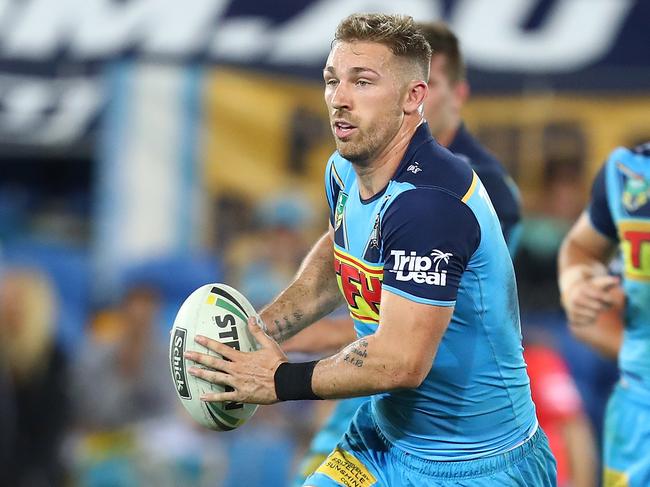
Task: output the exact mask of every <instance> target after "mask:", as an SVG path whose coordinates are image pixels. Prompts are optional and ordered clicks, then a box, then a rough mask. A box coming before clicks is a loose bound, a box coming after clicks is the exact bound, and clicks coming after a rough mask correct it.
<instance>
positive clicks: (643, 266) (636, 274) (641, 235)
mask: <svg viewBox="0 0 650 487" xmlns="http://www.w3.org/2000/svg"><path fill="white" fill-rule="evenodd" d="M619 236H620V240H621V251H622V254H623V261H624V263H625V277H626V278H628V279H632V280H635V281H650V222H648V221H638V220H627V221H620V222H619Z"/></svg>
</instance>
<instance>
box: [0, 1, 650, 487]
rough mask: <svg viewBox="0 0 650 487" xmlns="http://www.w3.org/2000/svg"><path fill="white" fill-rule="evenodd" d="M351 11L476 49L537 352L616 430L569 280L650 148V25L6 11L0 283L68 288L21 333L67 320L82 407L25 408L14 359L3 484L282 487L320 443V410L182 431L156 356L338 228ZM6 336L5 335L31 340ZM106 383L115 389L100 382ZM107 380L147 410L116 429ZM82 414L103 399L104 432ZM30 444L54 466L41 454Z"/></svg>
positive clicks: (268, 6) (266, 413)
mask: <svg viewBox="0 0 650 487" xmlns="http://www.w3.org/2000/svg"><path fill="white" fill-rule="evenodd" d="M355 11H383V12H390V13H408V14H411V15H413V16H414V17H415V18H416V19H417V20H433V19H444V20H446V21H447V22H449V24H450V25H451V27H452V28H453V29H454V30H455V31H456V32H457V34H458V35H459V37H460V40H461V42H462V46H463V50H464V52H465V56H466V60H467V63H468V67H469V73H468V76H469V81H470V84H471V86H472V97H471V99H470V102H469V103H468V105H467V106H466V109H465V110H464V119H465V122H466V123H467V125H468V126H469V127H470V129H471V130H473V131H474V132H475V133H476V134H477V135H478V137H479V138H480V139H481V140H482V141H483V142H484V143H485V144H486V145H487V146H488V147H489V148H490V149H491V150H492V151H493V152H495V153H496V154H497V155H498V156H499V157H500V158H501V160H502V161H503V162H504V163H505V164H506V166H507V167H508V169H509V170H510V172H511V174H512V175H513V177H514V179H515V180H516V182H517V183H518V185H519V187H520V190H521V194H522V201H523V205H524V211H525V219H524V225H523V234H522V243H521V249H520V252H519V254H518V256H517V259H516V267H517V275H518V280H519V286H520V300H521V303H522V311H523V317H524V319H523V324H524V333H529V334H530V335H531V336H533V335H534V336H543V337H544V338H543V339H544V340H545V341H546V342H547V343H549V344H550V345H552V346H553V347H554V348H556V349H557V350H558V351H559V352H560V353H561V354H562V355H563V356H564V357H565V359H566V361H567V363H568V366H569V369H570V371H571V372H572V374H573V377H574V379H575V380H576V383H577V385H578V389H579V390H580V393H581V395H582V399H583V402H584V405H585V408H586V411H587V413H588V415H589V417H590V419H591V420H592V421H593V426H594V428H595V430H596V431H598V430H599V428H600V420H601V417H602V408H603V405H604V398H605V397H606V395H607V393H608V390H609V387H611V384H612V382H613V381H614V380H615V377H616V370H615V365H614V364H613V363H611V362H608V361H605V360H602V359H600V358H598V357H597V356H596V355H594V354H593V353H591V352H590V351H589V350H587V349H586V348H585V347H583V346H581V345H579V344H577V343H576V342H575V341H573V340H572V339H571V338H570V337H569V336H568V334H567V332H566V330H565V327H564V323H563V316H562V313H561V311H560V309H559V304H558V296H557V290H556V288H555V270H554V269H555V263H554V262H555V256H556V252H557V247H558V245H559V242H560V241H561V238H562V237H563V235H564V234H565V232H566V231H567V230H568V228H569V226H570V224H571V223H572V222H573V220H574V219H575V218H576V217H577V215H578V214H579V212H580V210H581V208H582V207H583V205H584V202H585V200H586V197H587V195H588V189H589V182H590V180H591V178H592V176H593V175H594V174H595V171H596V170H597V169H598V167H599V164H600V163H601V162H602V161H603V159H604V158H605V156H606V155H607V154H608V153H609V152H610V151H611V149H612V148H614V147H616V146H618V145H633V144H635V143H638V142H641V141H645V140H648V139H650V84H649V82H648V80H650V31H648V29H647V25H646V24H647V19H648V18H650V4H648V3H647V2H643V1H640V0H639V1H634V0H499V1H498V2H490V1H487V0H485V1H481V0H455V1H454V0H447V1H444V0H440V1H434V0H426V1H425V0H418V1H416V0H407V1H403V2H394V1H389V0H385V1H379V0H375V1H370V0H356V1H338V0H328V1H325V0H320V1H308V0H302V1H301V0H294V1H288V0H287V1H281V2H234V1H227V0H191V1H186V2H173V1H171V0H170V1H165V0H152V1H142V0H131V1H124V2H113V1H109V0H66V1H61V2H57V3H56V4H54V3H52V2H49V1H47V0H26V1H24V2H21V3H20V4H19V3H18V2H11V1H9V0H4V1H0V21H1V25H2V26H3V28H2V31H1V32H0V256H1V257H0V266H1V268H2V276H3V279H4V276H6V275H9V273H10V271H11V270H12V269H16V268H20V269H31V270H32V271H36V274H35V275H34V276H35V278H36V280H37V281H39V282H41V283H42V282H45V283H50V284H51V286H52V295H53V299H54V300H55V301H56V302H57V304H58V306H57V307H56V308H54V309H53V311H52V313H51V314H50V316H49V318H48V317H45V318H42V319H40V320H39V319H35V320H31V321H30V320H26V323H25V324H24V329H25V331H24V333H25V334H27V336H31V334H33V335H34V336H36V337H41V336H42V335H43V333H41V332H40V331H39V330H40V329H41V328H42V329H48V324H47V323H46V322H47V321H48V320H49V321H51V322H52V325H53V328H52V330H51V334H52V336H53V339H52V343H53V345H52V347H54V348H52V347H49V346H47V347H44V348H43V350H42V351H41V353H42V354H43V355H41V356H38V357H35V358H34V361H35V362H38V363H40V364H41V365H42V364H43V363H46V364H49V363H50V361H49V357H50V355H51V354H52V353H53V352H52V351H51V350H53V349H54V350H57V351H58V352H60V353H59V355H57V357H58V359H57V360H58V361H56V362H52V363H56V366H54V365H53V366H52V367H53V369H56V370H54V371H48V372H47V373H54V374H55V375H57V377H58V378H59V379H60V382H57V383H56V384H60V386H57V387H58V388H59V389H64V391H63V392H65V393H62V394H60V397H59V395H56V394H54V396H38V394H32V393H31V392H30V393H26V392H25V391H31V390H32V389H39V387H37V385H38V384H40V382H39V380H42V375H43V374H45V373H46V372H43V370H41V369H43V366H41V367H40V368H39V367H35V368H33V370H32V369H29V367H28V370H29V373H27V374H24V375H21V376H20V377H18V378H16V377H14V373H13V369H12V364H11V360H10V359H9V358H10V356H11V355H12V354H11V353H10V352H9V351H7V350H6V349H7V348H9V347H11V346H19V345H12V342H11V341H10V340H5V341H4V342H5V345H4V347H0V349H2V351H3V357H5V356H6V357H7V360H5V361H4V362H6V363H5V364H4V365H3V367H4V369H3V372H2V377H3V380H2V381H0V383H1V386H0V387H2V391H3V392H2V395H3V396H4V397H5V398H6V399H7V400H6V401H3V404H2V405H1V406H0V407H2V408H3V411H4V413H3V414H2V416H3V417H4V418H5V420H3V422H2V424H1V425H0V426H1V427H2V431H0V436H2V437H3V438H5V440H4V443H3V444H2V452H1V455H0V461H1V462H3V463H2V470H3V474H2V475H7V472H8V471H13V470H16V469H17V470H18V471H22V470H24V471H25V472H33V475H32V477H33V478H38V476H39V475H41V476H44V477H46V478H49V479H50V481H51V482H53V483H52V484H51V485H56V483H54V480H53V479H54V478H55V476H56V475H60V477H59V478H65V479H67V482H68V483H69V484H72V485H93V486H94V485H154V484H155V485H262V479H264V478H265V479H271V480H267V481H266V484H265V485H284V483H285V480H286V479H287V478H288V476H289V475H290V472H291V469H292V468H293V467H294V462H295V458H296V455H299V453H300V452H301V451H302V449H303V448H304V446H305V441H306V438H308V435H309V434H310V432H311V431H312V430H313V428H314V427H315V424H316V419H315V417H314V415H315V414H316V412H315V411H314V409H313V406H312V405H310V404H306V403H305V404H301V403H299V404H283V405H278V406H273V407H268V408H263V410H261V411H260V412H259V413H258V414H257V416H256V418H255V420H254V421H253V422H251V424H249V425H247V426H246V427H244V428H242V430H241V431H236V432H234V433H230V434H227V435H226V434H205V432H201V431H197V430H195V429H193V428H192V427H191V425H190V424H189V423H188V422H187V421H186V420H185V419H184V418H183V416H182V414H181V412H180V411H178V410H177V407H176V406H177V405H176V403H175V399H174V397H173V388H172V384H171V381H170V380H169V381H168V382H166V381H167V376H166V374H167V369H166V362H165V361H164V357H162V361H161V362H155V360H158V359H159V358H160V357H159V356H158V355H160V354H157V353H156V350H158V351H159V350H162V351H163V352H164V347H165V342H166V339H167V331H168V330H169V328H170V326H171V320H172V318H173V314H174V311H175V309H176V308H177V306H178V305H179V303H180V301H181V300H182V299H183V297H184V296H185V295H187V294H188V293H189V292H190V291H191V290H192V289H193V288H194V287H197V286H198V285H200V284H202V283H204V282H207V281H214V280H221V281H225V282H228V283H231V284H233V285H235V286H236V287H238V288H239V289H241V290H242V291H243V292H244V294H246V295H248V296H249V297H250V298H251V300H252V301H254V302H255V304H257V305H260V304H261V303H263V302H264V301H265V300H267V299H269V298H270V297H271V296H272V295H273V293H275V292H276V291H277V290H279V289H280V288H281V286H282V285H283V284H284V283H286V281H287V280H288V279H289V278H290V276H291V274H292V272H293V271H294V269H295V267H296V266H297V263H298V262H299V259H300V256H301V255H302V254H303V253H304V252H305V250H306V248H307V246H308V244H309V242H310V241H311V240H312V239H313V238H314V236H315V235H318V233H319V232H321V231H323V229H324V228H325V225H326V210H325V207H324V205H325V199H324V198H323V197H322V195H323V193H322V171H323V168H324V162H325V160H326V158H327V157H328V156H329V154H330V153H331V151H332V149H333V143H332V138H331V134H330V132H329V129H328V127H327V123H326V113H325V110H324V104H323V101H322V86H321V85H322V82H321V81H320V76H321V68H322V64H323V62H324V59H325V57H326V55H327V52H328V49H329V43H330V40H331V37H332V33H333V31H334V28H335V26H336V24H337V23H338V21H339V20H340V19H341V18H343V17H344V16H345V15H347V14H349V13H352V12H355ZM34 276H32V277H34ZM33 288H34V286H27V288H26V289H23V291H22V292H23V293H24V294H21V295H20V302H21V303H22V304H23V305H24V306H25V307H30V306H39V303H41V302H42V299H46V298H43V296H42V295H39V294H38V293H36V292H33ZM46 289H47V286H46ZM46 294H48V293H47V291H46ZM138 300H140V301H138ZM133 302H136V304H135V305H133ZM138 303H139V305H140V306H141V308H137V306H138ZM143 303H144V304H143ZM129 304H131V305H133V306H135V307H136V308H137V309H140V310H141V309H142V307H143V308H145V309H147V310H148V311H147V312H142V313H141V314H140V315H138V311H137V310H136V311H135V312H134V311H133V309H132V308H133V306H132V307H131V308H129ZM147 306H149V308H147ZM5 307H6V306H5ZM147 313H148V314H147ZM134 314H135V315H136V316H140V317H142V316H146V317H147V319H149V320H151V330H149V329H147V330H145V331H144V332H139V333H140V334H138V332H136V333H135V336H137V337H138V339H137V340H136V339H134V338H133V335H132V334H131V333H133V332H132V331H131V330H127V331H125V329H128V328H129V326H130V321H129V320H130V319H131V318H132V315H134ZM2 316H3V317H4V318H3V320H0V327H2V328H5V329H6V330H8V329H10V330H15V329H14V328H10V327H9V323H8V320H9V318H7V316H10V315H8V314H6V313H5V314H3V315H2ZM3 321H4V323H3ZM137 323H138V321H137V320H135V321H134V324H133V326H132V327H137V326H139V325H137ZM21 326H23V325H21ZM6 330H5V331H3V332H2V333H3V334H2V335H1V336H3V337H4V336H6V333H9V332H8V331H6ZM11 333H14V331H11ZM45 335H47V333H45ZM143 337H144V338H143ZM38 339H41V340H44V341H46V342H47V338H38ZM125 340H136V341H137V342H138V344H139V346H140V347H141V349H139V351H142V353H145V354H146V357H147V361H150V362H151V363H155V364H156V365H157V366H154V367H152V370H149V368H147V367H146V366H143V365H142V364H140V365H138V364H137V360H136V365H134V366H133V367H135V369H134V370H137V369H138V367H140V368H142V369H143V370H144V369H147V372H142V374H143V375H142V377H143V378H146V379H147V380H149V379H151V382H156V380H157V379H158V378H160V380H161V387H160V388H159V389H155V388H152V389H151V390H150V391H144V392H142V391H141V392H142V394H144V393H145V392H146V393H150V394H153V393H160V397H158V396H155V395H154V397H153V398H151V397H149V398H148V399H149V400H148V401H145V400H142V401H138V399H137V398H138V397H140V396H138V390H137V389H138V387H137V386H136V385H134V384H131V385H130V386H128V387H126V386H124V387H123V388H122V386H123V385H124V384H122V386H120V385H119V384H120V381H121V380H123V382H124V383H125V384H126V383H129V381H130V380H131V381H134V377H135V376H138V374H137V373H133V374H123V373H122V371H121V369H120V366H119V364H116V362H115V360H114V359H111V358H108V357H113V356H112V355H110V354H105V353H104V352H105V351H106V350H115V349H117V350H121V348H120V343H123V341H125ZM48 343H49V342H48ZM137 352H138V350H136V351H131V352H130V353H131V354H133V355H137ZM124 353H126V352H124ZM48 354H50V355H48ZM127 355H128V354H127ZM133 355H129V357H131V358H130V360H133V358H132V357H133ZM162 355H164V353H163V354H162ZM115 356H116V357H123V355H120V354H119V353H118V354H117V355H115ZM84 357H85V358H84ZM298 358H300V357H298ZM102 360H105V362H102ZM129 363H130V364H132V362H129ZM93 366H95V367H98V368H99V369H102V370H106V369H108V371H107V372H106V376H110V377H104V376H103V375H101V376H99V377H94V378H93V380H90V379H89V378H88V377H84V375H87V374H86V373H87V372H88V371H89V370H96V369H92V367H93ZM113 369H115V370H113ZM148 374H149V375H148ZM102 378H105V379H106V380H109V379H110V380H114V381H118V387H120V390H122V389H124V390H127V391H131V392H130V393H129V392H124V393H123V394H124V395H123V396H119V397H121V398H123V399H124V400H125V401H129V404H130V406H129V407H128V408H127V407H125V405H124V404H123V403H120V402H119V401H115V404H113V407H114V408H115V410H110V408H109V406H108V402H110V401H108V399H109V398H110V397H111V393H110V392H111V391H110V387H109V386H108V384H115V382H106V383H104V384H103V383H102V382H101V379H102ZM5 379H6V380H5ZM143 380H144V379H143ZM47 391H48V393H49V392H56V391H54V386H53V389H52V390H49V389H47ZM59 392H62V391H59ZM41 393H42V394H45V391H41ZM130 394H131V395H130ZM89 396H90V397H96V398H102V397H104V396H105V397H106V398H107V401H104V402H103V404H105V405H106V409H107V410H106V411H103V412H102V414H99V413H98V409H97V408H98V406H97V405H96V404H95V405H93V404H92V402H89V400H87V399H83V398H84V397H86V398H87V397H89ZM97 400H98V401H99V399H97ZM30 401H31V403H30ZM43 401H47V403H46V404H48V408H47V410H46V411H43V412H38V413H36V415H37V416H39V415H41V416H46V417H47V418H48V419H47V421H44V418H40V419H39V420H38V421H37V420H36V419H34V417H33V414H30V415H28V414H27V411H39V408H38V407H36V406H35V405H34V404H33V403H34V402H36V403H40V404H41V405H42V404H43ZM5 403H6V404H5ZM127 410H128V411H127ZM39 417H40V416H39ZM9 418H13V419H9ZM44 423H47V424H54V425H56V427H54V426H53V427H51V428H50V427H45V428H43V424H44ZM30 428H31V429H30ZM44 430H47V432H48V440H43V439H41V438H40V437H39V436H38V435H39V434H41V433H42V432H43V431H44ZM12 441H13V443H12ZM30 442H31V443H30ZM34 444H39V445H51V448H49V447H48V448H49V449H48V448H46V447H45V446H43V447H42V448H41V449H40V450H43V451H40V450H39V453H38V454H36V453H33V451H34V450H29V449H26V446H25V445H31V446H30V448H36V447H35V446H33V445H34ZM16 445H19V447H17V446H16ZM12 452H13V454H14V457H12V456H11V455H12ZM16 452H18V454H17V453H16ZM27 452H29V453H27ZM16 455H17V456H16ZM52 458H55V459H57V461H52ZM39 462H42V463H44V464H46V465H47V468H46V467H43V466H42V465H41V464H39ZM8 465H9V466H8ZM39 465H40V466H39ZM48 469H50V470H48ZM39 472H40V473H39ZM44 472H47V473H44ZM52 472H58V474H53V473H52ZM2 478H3V476H0V479H2ZM8 478H11V477H8ZM15 485H19V484H15ZM24 485H28V484H24ZM29 485H32V484H29ZM34 485H36V484H34ZM38 485H49V484H47V483H45V484H38Z"/></svg>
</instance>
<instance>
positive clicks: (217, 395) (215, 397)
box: [199, 391, 240, 402]
mask: <svg viewBox="0 0 650 487" xmlns="http://www.w3.org/2000/svg"><path fill="white" fill-rule="evenodd" d="M199 399H201V401H204V402H240V401H239V393H238V392H237V391H231V392H206V393H204V394H201V397H199Z"/></svg>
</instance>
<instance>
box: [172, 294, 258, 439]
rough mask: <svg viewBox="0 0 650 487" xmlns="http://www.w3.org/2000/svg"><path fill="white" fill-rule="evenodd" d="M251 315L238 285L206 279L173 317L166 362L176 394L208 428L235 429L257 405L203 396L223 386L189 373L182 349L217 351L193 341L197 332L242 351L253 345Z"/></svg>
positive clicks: (250, 414)
mask: <svg viewBox="0 0 650 487" xmlns="http://www.w3.org/2000/svg"><path fill="white" fill-rule="evenodd" d="M249 316H256V313H255V309H254V308H253V306H251V304H250V303H249V302H248V300H247V299H246V298H245V297H244V296H242V295H241V293H239V292H238V291H237V290H236V289H233V288H232V287H230V286H226V285H225V284H206V285H205V286H202V287H200V288H198V289H197V290H196V291H194V292H193V293H192V294H190V295H189V297H188V298H187V299H186V300H185V302H184V303H183V305H182V306H181V307H180V309H179V310H178V313H177V315H176V319H175V320H174V326H173V328H172V330H171V337H170V342H169V363H170V367H171V374H172V380H173V381H174V386H175V388H176V394H177V395H178V398H179V399H180V401H181V403H182V404H183V406H184V407H185V409H186V410H187V412H188V413H189V414H190V416H192V418H194V420H196V421H197V422H198V423H200V424H202V425H203V426H205V427H207V428H210V429H212V430H217V431H229V430H233V429H235V428H238V427H239V426H241V425H242V424H244V423H245V422H246V421H247V420H248V419H249V418H250V417H251V416H252V415H253V414H254V413H255V411H256V410H257V405H256V404H242V403H235V402H204V401H201V400H200V399H199V398H200V396H201V395H202V394H203V393H211V392H223V391H224V387H223V386H221V385H216V384H211V383H209V382H206V381H204V380H202V379H199V378H197V377H194V376H192V375H190V374H189V373H188V370H187V369H188V368H189V367H192V366H196V365H197V364H195V363H194V362H192V361H190V360H187V359H185V358H184V357H183V354H184V352H185V351H196V352H201V353H208V354H210V355H215V356H218V354H216V353H215V352H212V351H210V350H208V349H207V348H206V347H204V346H202V345H199V344H198V343H196V342H195V341H194V337H195V336H196V335H203V336H206V337H209V338H212V339H214V340H218V341H220V342H221V343H224V344H226V345H228V346H229V347H232V348H235V349H237V350H241V351H244V352H251V351H254V350H256V349H257V342H256V341H255V339H254V338H253V336H252V335H251V333H250V332H249V331H248V325H247V321H248V317H249ZM199 366H200V365H199Z"/></svg>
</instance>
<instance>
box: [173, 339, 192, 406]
mask: <svg viewBox="0 0 650 487" xmlns="http://www.w3.org/2000/svg"><path fill="white" fill-rule="evenodd" d="M186 333H187V332H186V331H185V330H184V329H183V328H176V331H175V332H174V340H173V341H172V349H171V353H170V360H171V366H172V375H173V376H174V385H175V386H176V390H177V391H178V395H179V396H181V397H182V398H184V399H192V395H191V394H190V390H189V388H188V387H187V380H186V375H185V361H184V360H183V352H185V335H186Z"/></svg>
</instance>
